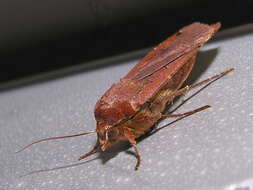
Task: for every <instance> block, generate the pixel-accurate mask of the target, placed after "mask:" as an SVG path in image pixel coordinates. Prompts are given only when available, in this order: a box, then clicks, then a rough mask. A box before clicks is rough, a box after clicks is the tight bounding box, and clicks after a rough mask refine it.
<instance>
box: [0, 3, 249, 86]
mask: <svg viewBox="0 0 253 190" xmlns="http://www.w3.org/2000/svg"><path fill="white" fill-rule="evenodd" d="M252 10H253V1H252V0H242V1H226V0H224V1H222V0H219V1H218V0H213V1H210V0H209V1H207V0H194V1H187V0H174V1H165V0H138V1H136V0H128V1H125V0H124V1H123V0H104V1H102V0H100V1H99V0H75V1H67V0H44V1H33V0H22V1H20V0H13V1H10V0H2V1H1V2H0V28H1V30H0V58H1V59H0V64H1V65H0V66H1V69H0V83H3V82H8V81H10V80H16V79H19V78H23V77H27V76H31V75H34V74H38V73H42V72H47V71H52V70H57V69H60V68H64V67H68V66H71V65H77V64H80V63H84V62H88V61H91V60H95V59H102V58H104V57H110V56H113V55H118V54H121V53H126V52H129V51H134V50H137V49H141V48H145V47H149V46H153V45H155V44H157V43H159V42H160V41H162V40H164V39H165V38H166V37H168V36H169V35H170V34H171V33H173V32H175V31H177V30H178V29H179V28H181V27H183V26H185V25H187V24H190V23H192V22H194V21H201V22H205V23H214V22H217V21H220V22H222V29H226V28H230V27H234V26H238V25H242V24H247V23H251V22H252V21H253V14H252Z"/></svg>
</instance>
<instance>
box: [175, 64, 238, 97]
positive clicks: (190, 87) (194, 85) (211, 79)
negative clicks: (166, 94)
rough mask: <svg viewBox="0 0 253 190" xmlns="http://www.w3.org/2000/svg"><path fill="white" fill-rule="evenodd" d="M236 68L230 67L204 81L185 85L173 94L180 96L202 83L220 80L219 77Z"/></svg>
mask: <svg viewBox="0 0 253 190" xmlns="http://www.w3.org/2000/svg"><path fill="white" fill-rule="evenodd" d="M234 70H235V69H234V68H231V69H228V70H226V71H224V72H222V73H220V74H218V75H215V76H213V77H210V78H208V79H206V80H203V81H201V82H198V83H196V84H193V85H190V86H186V87H184V88H181V89H179V90H177V91H176V92H175V93H174V94H173V96H174V97H176V96H180V95H182V94H185V93H186V92H188V91H189V90H191V89H193V88H196V87H198V86H202V85H204V84H206V83H208V82H211V81H215V80H218V79H219V78H221V77H223V76H225V75H227V74H228V73H230V72H232V71H234Z"/></svg>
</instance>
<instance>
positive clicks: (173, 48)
mask: <svg viewBox="0 0 253 190" xmlns="http://www.w3.org/2000/svg"><path fill="white" fill-rule="evenodd" d="M219 28H220V23H217V24H214V25H211V26H209V25H206V24H201V23H193V24H191V25H189V26H186V27H184V28H182V29H181V30H180V31H179V32H177V33H176V34H174V35H172V36H171V37H169V38H168V39H167V40H165V41H164V42H162V43H161V44H159V45H158V46H157V47H155V48H154V49H153V50H152V51H151V52H150V53H149V54H148V55H147V56H145V57H144V58H143V59H142V60H141V61H140V62H139V63H138V64H137V65H136V66H135V67H134V68H133V69H132V70H131V71H130V72H129V73H128V75H127V76H126V77H127V78H132V79H136V80H141V79H144V78H146V77H148V76H150V75H152V74H153V73H155V72H157V71H159V70H160V69H161V68H163V67H165V66H167V65H168V64H170V63H172V62H173V61H175V60H176V59H178V58H180V57H181V56H183V55H185V54H186V53H189V52H190V51H192V50H193V49H195V48H198V47H200V46H202V45H203V44H204V43H205V42H207V41H208V40H209V39H210V38H211V37H212V36H213V34H214V33H215V32H216V31H217V30H218V29H219Z"/></svg>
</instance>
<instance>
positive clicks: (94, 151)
mask: <svg viewBox="0 0 253 190" xmlns="http://www.w3.org/2000/svg"><path fill="white" fill-rule="evenodd" d="M97 151H98V144H96V145H95V146H94V147H93V149H91V151H89V152H87V153H86V154H83V155H81V156H80V157H79V159H78V160H82V159H84V158H87V157H88V156H90V155H92V154H95V153H96V152H97Z"/></svg>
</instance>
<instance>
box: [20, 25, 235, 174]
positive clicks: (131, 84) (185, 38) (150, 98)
mask: <svg viewBox="0 0 253 190" xmlns="http://www.w3.org/2000/svg"><path fill="white" fill-rule="evenodd" d="M220 26H221V25H220V23H216V24H212V25H207V24H202V23H198V22H195V23H193V24H190V25H188V26H186V27H184V28H182V29H181V30H179V31H178V32H176V33H175V34H173V35H172V36H170V37H169V38H167V39H166V40H165V41H163V42H162V43H160V44H159V45H158V46H156V47H155V48H153V49H152V50H151V51H150V52H149V53H148V54H147V55H146V56H145V57H144V58H143V59H142V60H140V61H139V62H138V64H137V65H135V67H134V68H133V69H132V70H131V71H130V72H129V73H128V74H127V75H126V76H124V77H123V78H121V79H120V80H119V81H118V82H116V83H115V84H113V85H112V86H111V88H110V89H108V90H107V91H106V92H105V94H104V95H103V96H102V97H101V98H100V99H99V100H98V102H97V103H96V106H95V119H96V122H97V127H96V130H94V131H90V132H86V133H81V134H75V135H70V136H62V137H52V138H46V139H41V140H39V141H36V142H33V143H32V144H29V145H27V146H25V147H24V148H23V149H21V150H20V151H22V150H24V149H26V148H27V147H29V146H31V145H33V144H35V143H39V142H42V141H48V140H55V139H62V138H69V137H76V136H81V135H87V134H91V133H96V134H97V143H96V145H95V146H94V148H93V149H92V150H91V151H89V152H88V153H86V154H84V155H82V156H80V158H79V160H82V159H84V158H86V157H88V156H90V155H92V154H94V153H96V152H97V151H99V150H101V151H105V150H107V149H108V148H110V147H111V146H113V145H114V144H116V143H117V142H119V141H128V142H129V143H130V144H131V145H132V147H133V148H134V151H135V155H136V158H137V163H136V165H135V170H137V169H138V168H139V166H140V164H141V153H140V151H139V149H138V147H137V142H136V139H137V138H138V137H140V136H142V135H144V134H145V133H147V132H149V131H150V129H151V127H152V126H153V125H154V124H156V123H157V122H158V121H159V120H160V119H161V118H167V117H184V116H187V115H191V114H193V113H196V112H199V111H202V110H204V109H207V108H208V107H210V106H209V105H206V106H203V107H200V108H198V109H195V110H193V111H190V112H186V113H182V114H164V111H165V108H166V106H167V105H168V104H169V103H171V102H172V101H173V99H174V98H175V97H177V96H180V95H182V94H184V93H186V92H187V91H189V90H190V89H192V88H195V87H197V86H200V85H203V84H206V83H208V82H210V81H212V80H215V79H218V78H220V77H223V76H224V75H226V74H228V73H229V72H231V71H233V70H234V69H233V68H232V69H229V70H227V71H225V72H222V73H220V74H218V75H215V76H213V77H210V78H208V79H206V80H204V81H202V82H199V83H196V84H193V85H190V86H185V87H183V88H181V86H182V84H183V83H184V82H185V80H186V79H187V78H188V76H189V74H190V72H191V71H192V68H193V66H194V64H195V61H196V55H197V52H198V51H199V49H200V47H201V46H202V45H203V44H205V43H206V42H207V41H208V40H209V39H210V38H211V37H212V36H213V35H214V34H215V33H216V32H217V31H218V29H219V28H220Z"/></svg>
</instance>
